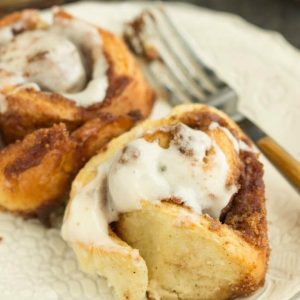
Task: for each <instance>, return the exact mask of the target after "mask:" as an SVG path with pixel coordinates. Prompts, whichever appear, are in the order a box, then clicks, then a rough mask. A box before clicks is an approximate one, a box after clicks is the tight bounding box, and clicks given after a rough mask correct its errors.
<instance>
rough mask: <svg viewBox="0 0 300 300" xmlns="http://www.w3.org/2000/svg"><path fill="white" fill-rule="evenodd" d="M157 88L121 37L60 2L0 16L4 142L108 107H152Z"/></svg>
mask: <svg viewBox="0 0 300 300" xmlns="http://www.w3.org/2000/svg"><path fill="white" fill-rule="evenodd" d="M153 99H154V93H153V91H152V89H151V88H150V87H149V85H148V84H147V83H146V81H145V79H144V77H143V75H142V73H141V72H140V70H139V68H138V66H137V64H136V62H135V60H134V58H133V57H132V56H131V54H130V53H129V51H128V50H127V48H126V46H125V44H124V43H123V41H122V40H121V39H119V38H118V37H116V36H115V35H113V34H111V33H110V32H108V31H106V30H104V29H99V28H97V27H95V26H93V25H91V24H88V23H86V22H84V21H81V20H79V19H77V18H75V17H73V16H71V15H69V14H68V13H66V12H65V11H63V10H60V9H56V10H55V11H54V14H53V22H52V23H51V24H47V23H46V22H44V21H43V20H42V18H41V17H40V16H39V13H38V12H37V11H30V10H28V11H23V12H20V13H15V14H12V15H9V16H7V17H5V18H3V19H2V20H0V129H1V131H2V135H3V139H4V140H5V141H6V142H13V141H15V140H16V139H20V138H23V137H24V136H25V135H27V134H28V133H31V132H33V131H34V130H36V129H39V128H47V127H51V126H52V125H53V124H55V123H59V122H63V123H64V124H65V125H66V126H67V128H68V129H69V130H74V129H75V128H78V127H79V126H80V125H82V124H84V123H85V122H86V121H88V120H90V119H93V118H95V117H98V116H99V115H101V114H103V113H111V114H113V115H114V116H118V115H126V114H127V113H129V112H132V111H139V112H140V114H141V115H142V116H143V117H145V116H147V115H148V114H149V113H150V110H151V108H152V104H153Z"/></svg>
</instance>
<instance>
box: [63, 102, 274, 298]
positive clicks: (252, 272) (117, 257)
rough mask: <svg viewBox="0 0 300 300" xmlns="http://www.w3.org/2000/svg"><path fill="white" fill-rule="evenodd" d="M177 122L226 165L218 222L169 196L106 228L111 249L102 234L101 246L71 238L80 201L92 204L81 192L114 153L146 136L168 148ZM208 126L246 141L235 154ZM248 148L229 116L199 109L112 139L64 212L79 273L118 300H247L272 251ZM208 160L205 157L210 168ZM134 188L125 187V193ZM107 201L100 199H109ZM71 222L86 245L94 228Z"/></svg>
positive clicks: (259, 174) (83, 174)
mask: <svg viewBox="0 0 300 300" xmlns="http://www.w3.org/2000/svg"><path fill="white" fill-rule="evenodd" d="M178 123H183V124H185V125H187V126H189V127H190V128H193V129H199V130H201V131H204V132H206V133H207V134H209V135H211V136H213V137H212V139H213V140H214V141H215V142H216V143H217V144H218V145H219V147H220V148H221V149H222V151H223V153H225V156H226V160H227V163H228V165H229V171H228V176H227V178H226V182H227V184H228V185H230V184H232V183H234V184H236V185H237V187H238V190H237V192H236V193H235V194H234V195H233V197H232V198H231V200H230V201H229V203H227V205H226V206H225V207H223V209H222V211H221V214H220V216H219V217H218V218H213V217H211V216H210V215H208V214H205V213H203V214H199V213H196V212H195V211H194V210H193V209H191V208H190V207H188V206H186V205H185V204H184V203H182V201H180V199H177V198H174V197H170V198H168V199H163V201H161V202H160V203H157V202H151V201H148V200H149V199H148V200H147V199H140V203H141V207H140V209H134V210H132V211H127V212H125V213H120V214H119V218H118V220H117V221H116V222H114V223H112V224H110V227H109V231H108V236H109V237H110V240H111V241H113V242H114V244H111V243H107V241H106V240H103V241H101V238H103V234H102V235H101V233H100V232H99V233H98V236H99V238H98V240H97V241H93V242H87V241H86V240H83V239H81V238H79V237H78V236H77V235H76V234H75V236H74V237H72V238H70V235H68V230H70V228H71V227H68V226H70V224H73V223H70V220H71V218H72V217H76V216H75V214H76V213H77V214H81V213H83V212H82V211H80V210H79V207H80V206H79V202H78V199H81V200H82V199H84V201H89V197H92V196H90V192H91V190H87V191H88V192H87V194H82V191H84V189H85V188H86V187H88V186H89V185H90V184H91V183H92V182H93V181H94V180H95V178H97V176H99V174H100V173H101V170H104V168H105V166H106V164H107V163H108V162H110V161H111V160H112V159H113V158H114V157H115V155H116V153H120V151H121V153H124V152H122V151H124V149H126V145H128V144H129V143H130V142H131V141H133V140H135V139H137V138H138V137H144V139H146V140H147V141H148V142H149V143H151V142H153V141H154V140H156V141H158V143H159V145H160V146H161V147H163V148H168V147H169V143H170V140H172V138H173V137H172V132H170V131H167V130H166V128H167V127H170V126H172V125H176V124H178ZM212 123H217V124H218V126H222V127H223V128H226V129H227V130H228V131H229V133H230V134H231V136H232V137H234V138H235V139H236V140H237V141H240V142H241V143H243V147H241V149H240V151H239V154H238V153H237V152H236V150H234V143H233V141H232V138H231V137H230V134H228V133H226V130H225V131H224V130H220V129H219V128H218V126H216V127H215V128H214V129H211V127H210V126H211V124H212ZM251 145H252V143H251V141H250V140H249V139H248V138H247V137H246V136H245V135H244V133H243V132H242V131H241V130H240V128H239V127H238V126H237V125H236V124H235V123H234V122H233V121H232V120H231V119H230V118H229V117H227V116H226V115H225V114H224V113H222V112H221V111H218V110H217V109H215V108H211V107H207V106H204V105H200V104H199V105H198V104H195V105H182V106H179V107H177V108H175V109H174V110H173V111H172V113H171V115H170V116H168V117H166V118H163V119H161V120H157V121H145V122H144V123H142V124H140V125H139V126H137V127H135V128H134V129H132V130H131V131H129V132H127V133H125V134H123V135H121V136H119V137H118V138H116V139H114V140H112V141H111V142H110V143H109V144H108V145H107V146H106V147H105V149H103V150H102V151H101V152H100V153H99V154H98V155H96V156H95V157H93V158H92V159H91V160H90V161H89V162H88V163H87V164H86V166H85V167H84V168H83V169H82V170H81V171H80V173H79V174H78V176H77V177H76V179H75V181H74V182H73V185H72V190H71V194H70V201H69V203H68V206H67V209H66V211H65V216H64V223H63V229H62V233H63V237H64V238H65V239H66V240H67V241H68V242H69V243H70V245H71V246H72V248H73V249H74V251H75V253H76V256H77V259H78V261H79V264H80V266H81V268H82V270H84V271H86V272H89V273H96V274H99V275H101V276H104V277H105V278H107V280H108V284H109V285H110V286H112V287H113V291H114V295H115V299H122V300H125V299H131V300H141V299H146V297H147V298H148V299H166V300H167V299H184V300H191V299H193V300H222V299H232V298H236V297H242V296H246V295H249V294H251V293H252V292H253V291H255V290H257V289H258V288H259V287H260V286H262V285H263V283H264V278H265V274H266V269H267V261H268V254H269V246H268V238H267V223H266V209H265V195H264V183H263V169H262V165H261V163H260V162H259V161H258V154H257V153H255V152H254V151H253V149H252V150H251V149H250V148H251ZM122 149H123V150H122ZM184 151H185V150H184V149H183V150H182V152H183V153H184ZM234 151H235V152H234ZM209 155H211V154H210V153H206V159H207V162H208V165H209V161H210V160H209ZM119 161H120V160H119ZM125 163H126V161H125ZM208 167H209V166H208ZM99 172H100V173H99ZM100 175H101V174H100ZM99 178H102V177H101V176H100V177H99ZM104 178H105V177H104ZM106 181H107V180H104V181H103V182H104V183H103V182H102V183H101V184H102V185H101V193H103V190H104V191H107V189H108V187H105V186H107V185H104V186H103V184H106V183H105V182H106ZM124 181H125V182H126V178H124ZM97 182H98V181H97ZM131 188H132V187H131V186H130V185H128V189H131ZM153 188H155V187H153ZM106 193H107V192H106ZM79 195H80V196H79ZM78 197H79V198H78ZM84 197H86V198H84ZM105 197H106V198H105ZM107 197H108V196H104V199H106V201H108V200H107ZM97 199H98V198H97ZM127 200H128V199H127ZM124 201H126V199H124ZM212 201H213V198H212ZM82 203H83V204H84V203H88V202H82ZM83 204H82V205H83ZM99 205H101V204H99ZM94 209H95V211H94V212H93V218H94V217H95V214H96V213H97V212H98V210H96V207H95V208H94ZM104 211H106V210H104ZM75 219H76V220H80V222H82V223H83V228H85V230H86V231H83V232H82V233H84V232H85V233H86V236H87V239H88V237H90V232H88V230H93V228H91V227H89V226H90V225H89V224H87V223H86V222H87V220H86V218H85V219H84V220H83V219H82V220H81V219H78V218H75ZM101 220H102V219H101ZM99 222H100V221H99ZM92 224H93V223H92ZM97 224H98V223H97ZM99 224H100V223H99ZM77 225H78V226H79V225H80V224H79V223H77ZM80 228H81V227H78V230H79V231H80V230H81V229H80ZM97 228H98V227H97ZM76 231H77V229H76ZM73 233H74V232H73ZM95 234H97V232H95ZM95 238H96V235H95ZM97 243H98V244H97ZM113 245H115V246H113ZM137 250H138V251H139V252H137Z"/></svg>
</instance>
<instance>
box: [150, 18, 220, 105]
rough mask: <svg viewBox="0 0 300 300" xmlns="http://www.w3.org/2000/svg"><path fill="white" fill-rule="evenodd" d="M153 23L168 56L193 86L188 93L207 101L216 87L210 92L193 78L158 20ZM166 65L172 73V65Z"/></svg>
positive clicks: (178, 79) (177, 79)
mask: <svg viewBox="0 0 300 300" xmlns="http://www.w3.org/2000/svg"><path fill="white" fill-rule="evenodd" d="M149 14H150V16H151V15H152V14H151V12H149ZM151 21H152V25H153V26H154V28H155V32H156V33H157V36H158V37H159V39H160V41H161V42H162V44H163V46H164V47H165V48H166V50H167V51H168V54H169V55H170V56H171V57H172V59H173V62H174V63H175V65H176V66H177V67H178V68H179V69H180V71H181V72H182V73H183V75H184V76H185V78H186V79H187V80H188V81H189V83H190V84H191V89H192V90H191V91H188V93H189V94H190V95H191V96H193V95H195V96H196V97H198V98H200V99H203V100H205V99H206V98H207V97H208V96H209V95H211V94H212V92H215V91H216V90H215V87H214V86H213V87H211V90H209V89H207V88H206V87H204V86H203V84H202V82H199V80H197V78H195V77H194V76H192V74H191V72H190V71H189V69H188V68H187V67H186V65H185V64H184V63H182V61H181V58H180V57H179V55H178V54H177V53H176V51H174V49H173V47H172V46H171V44H170V42H169V41H168V39H167V38H166V37H165V36H164V34H163V32H162V31H161V30H160V28H159V27H158V24H157V22H156V20H155V19H154V20H153V19H151ZM165 64H166V67H167V68H168V69H169V70H170V72H172V70H171V67H170V65H169V64H168V62H167V61H165ZM172 73H173V74H174V72H172ZM174 76H175V77H176V81H179V83H180V78H178V77H177V76H176V74H174ZM180 84H181V83H180Z"/></svg>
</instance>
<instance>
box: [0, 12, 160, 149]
mask: <svg viewBox="0 0 300 300" xmlns="http://www.w3.org/2000/svg"><path fill="white" fill-rule="evenodd" d="M54 18H59V19H63V20H64V19H65V20H68V19H74V17H73V16H71V15H70V14H68V13H67V12H65V11H63V10H56V11H55V12H54ZM20 21H22V25H23V27H22V28H21V29H20V31H21V32H23V31H27V30H35V29H40V28H44V27H46V26H49V25H46V24H45V23H44V22H43V20H42V19H41V18H40V16H39V14H38V12H37V11H30V10H25V11H23V12H20V13H14V14H11V15H9V16H6V17H4V18H3V19H1V20H0V29H1V28H3V27H6V26H11V25H12V24H14V23H17V22H20ZM97 30H98V33H99V35H100V36H101V39H102V43H103V45H102V46H103V53H104V55H105V58H106V60H107V63H108V65H109V67H108V72H107V76H108V81H109V86H108V89H107V91H106V96H105V98H104V100H103V101H102V102H101V103H98V104H94V105H90V106H88V107H82V106H76V105H75V103H74V102H73V101H72V100H70V99H68V98H66V97H64V96H62V95H60V94H58V93H54V92H53V93H52V92H51V93H49V92H43V91H36V90H34V89H32V88H22V89H16V86H7V87H5V88H2V90H1V93H2V94H3V95H4V96H5V98H6V110H5V112H3V113H0V130H1V132H2V137H3V139H4V140H5V142H7V143H10V142H13V141H15V140H17V139H21V138H23V137H24V136H25V135H27V134H28V133H31V132H33V131H34V130H36V129H39V128H47V127H51V126H52V125H53V124H55V123H59V122H63V123H65V124H66V126H67V128H68V129H69V130H74V129H75V128H78V127H79V126H80V125H82V124H84V123H85V122H86V121H88V120H91V119H93V118H95V117H99V116H100V115H101V114H105V113H110V114H112V115H114V116H118V115H126V114H127V113H129V112H132V111H139V113H140V115H141V116H143V117H146V116H148V114H149V113H150V111H151V109H152V105H153V101H154V92H153V90H152V88H151V87H150V86H149V85H148V83H147V82H146V80H145V78H144V76H143V74H142V72H141V71H140V69H139V67H138V65H137V63H136V61H135V60H134V58H133V56H132V55H131V54H130V52H129V51H128V49H127V47H126V46H125V44H124V43H123V41H122V40H121V39H120V38H118V37H117V36H115V35H114V34H112V33H110V32H108V31H106V30H104V29H97ZM16 34H17V33H16ZM0 75H1V74H0Z"/></svg>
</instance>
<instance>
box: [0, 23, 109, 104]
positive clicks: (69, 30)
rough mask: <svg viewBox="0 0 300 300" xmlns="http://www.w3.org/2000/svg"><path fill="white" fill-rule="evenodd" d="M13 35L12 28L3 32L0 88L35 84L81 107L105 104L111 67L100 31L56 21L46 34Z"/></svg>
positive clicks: (82, 25)
mask: <svg viewBox="0 0 300 300" xmlns="http://www.w3.org/2000/svg"><path fill="white" fill-rule="evenodd" d="M10 35H12V31H11V27H7V28H6V27H5V28H3V29H2V30H0V54H1V55H0V70H1V71H2V73H1V74H0V88H4V87H5V86H7V85H13V84H17V85H18V84H23V83H26V82H34V83H36V84H38V85H39V86H40V88H41V89H44V90H47V91H51V92H58V93H62V94H63V95H64V96H65V97H67V98H69V99H70V100H73V101H75V102H76V103H77V105H79V106H89V105H92V104H94V103H99V102H101V101H103V100H104V98H105V95H106V91H107V88H108V78H107V74H106V73H107V69H108V64H107V62H106V59H105V56H104V54H103V50H102V40H101V36H100V34H99V32H98V29H97V28H95V27H93V26H91V25H88V24H86V23H85V22H83V21H80V20H77V19H64V18H60V17H55V19H54V23H53V24H52V26H50V27H49V28H48V29H47V30H33V31H25V32H23V33H21V34H18V35H17V36H15V37H14V38H13V39H12V38H11V36H10ZM1 43H2V44H1ZM89 73H91V80H90V81H89V82H87V79H88V77H89V76H90V75H89Z"/></svg>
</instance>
